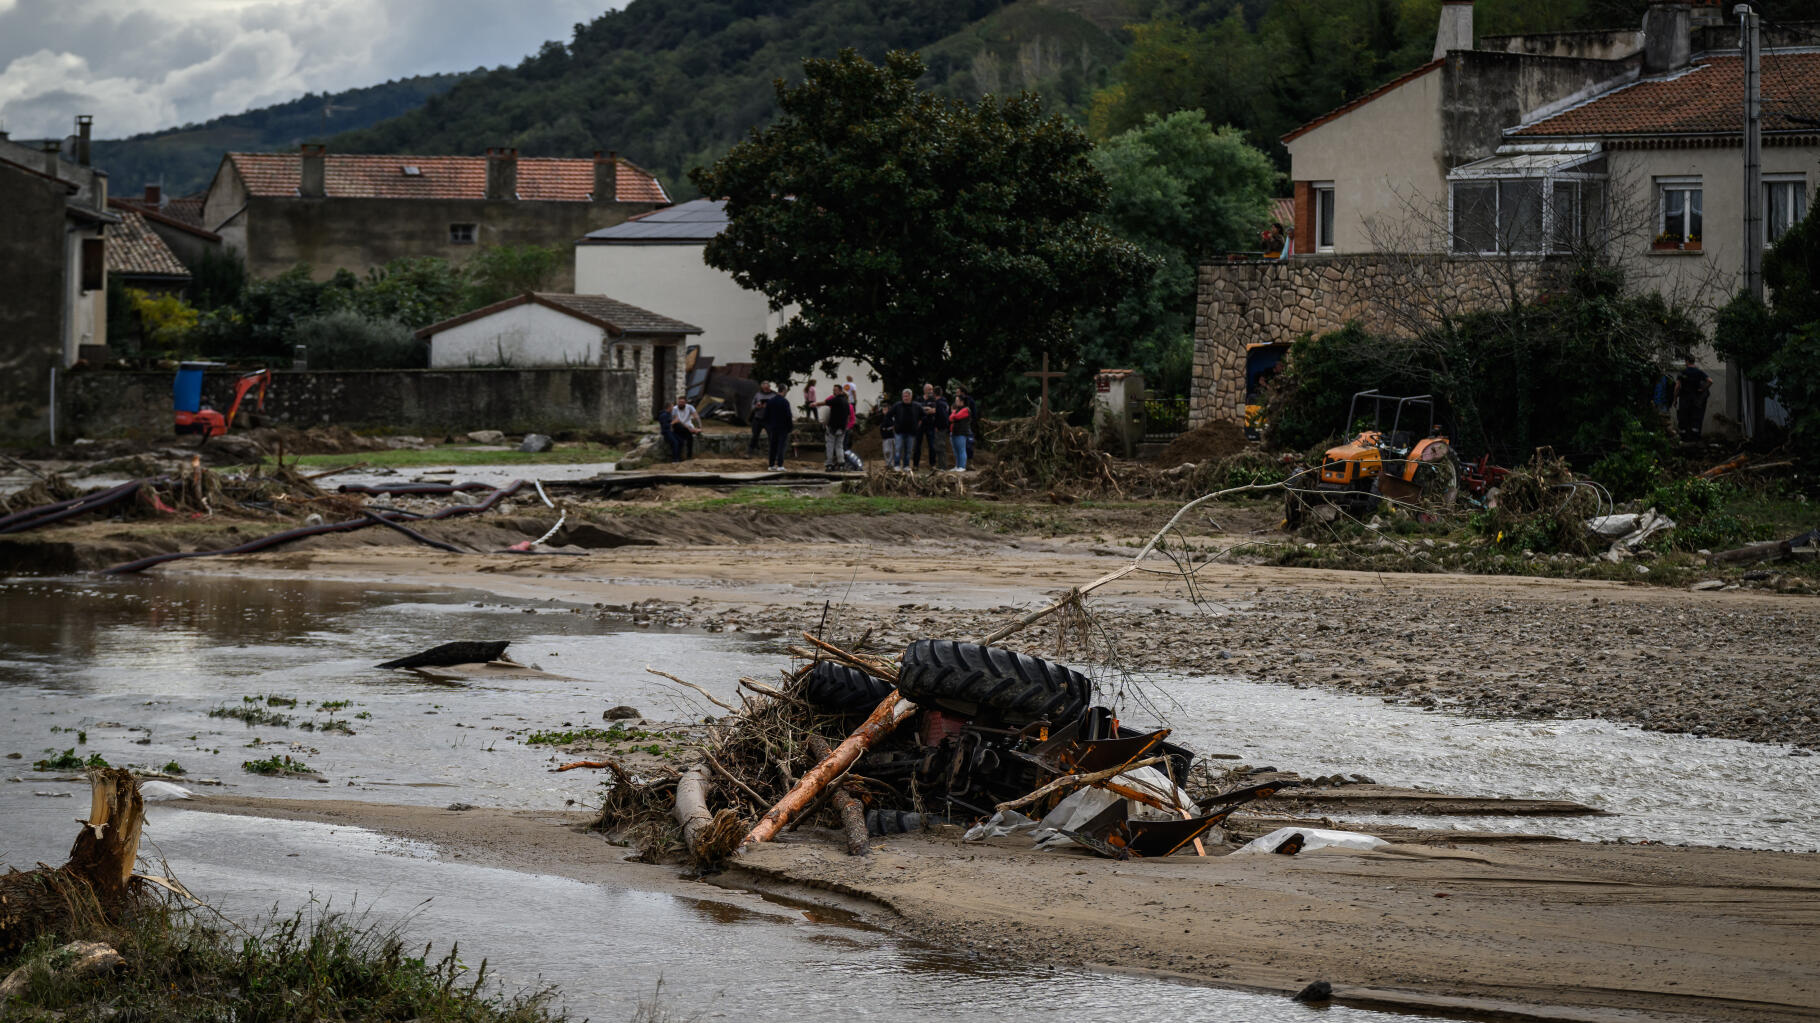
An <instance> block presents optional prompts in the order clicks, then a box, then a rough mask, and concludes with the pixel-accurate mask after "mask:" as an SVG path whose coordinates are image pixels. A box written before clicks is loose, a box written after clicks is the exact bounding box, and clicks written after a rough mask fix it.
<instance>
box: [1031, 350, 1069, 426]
mask: <svg viewBox="0 0 1820 1023" xmlns="http://www.w3.org/2000/svg"><path fill="white" fill-rule="evenodd" d="M1024 375H1025V376H1027V377H1036V378H1037V379H1039V380H1041V381H1042V382H1043V403H1042V405H1040V406H1038V408H1039V414H1040V415H1045V416H1046V415H1048V414H1049V381H1050V380H1052V379H1058V378H1060V377H1061V376H1062V375H1063V374H1061V373H1052V372H1050V371H1049V353H1048V351H1044V352H1043V368H1042V369H1040V370H1036V369H1033V370H1029V371H1027V372H1025V374H1024Z"/></svg>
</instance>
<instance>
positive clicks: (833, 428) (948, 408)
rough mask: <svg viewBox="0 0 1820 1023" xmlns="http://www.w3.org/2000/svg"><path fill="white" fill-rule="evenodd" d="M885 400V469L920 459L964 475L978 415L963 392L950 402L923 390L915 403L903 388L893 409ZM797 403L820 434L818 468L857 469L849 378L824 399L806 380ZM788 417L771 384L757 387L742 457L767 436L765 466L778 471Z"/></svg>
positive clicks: (790, 423) (790, 426) (855, 411)
mask: <svg viewBox="0 0 1820 1023" xmlns="http://www.w3.org/2000/svg"><path fill="white" fill-rule="evenodd" d="M886 400H887V399H880V401H879V407H880V410H881V412H882V415H881V420H882V422H881V426H880V430H881V432H882V434H883V440H884V448H885V464H886V465H888V466H890V467H892V468H894V469H901V470H903V471H905V472H908V471H910V470H911V469H912V468H915V467H919V466H921V465H922V462H923V459H924V457H925V456H926V457H927V458H928V460H929V468H931V469H942V468H944V467H943V466H942V464H941V463H942V462H943V461H950V462H951V465H950V466H949V467H948V470H947V471H950V472H965V471H966V469H967V462H968V459H969V458H970V457H971V455H972V453H973V445H974V436H975V433H976V431H977V426H976V423H977V421H978V419H979V414H978V411H977V409H976V407H975V405H974V402H973V399H972V397H970V396H969V395H968V394H967V391H966V389H965V388H963V387H956V388H955V389H954V395H953V397H952V398H950V397H948V396H945V395H943V394H942V391H941V389H940V388H939V387H937V386H936V385H934V384H924V385H923V395H922V397H921V398H920V399H919V398H916V397H915V392H913V391H912V390H911V389H910V388H907V387H906V388H905V389H904V390H903V393H902V395H901V397H900V400H899V401H897V402H896V403H894V404H891V405H889V406H887V405H886ZM802 402H803V411H804V412H805V413H807V414H808V415H810V416H813V417H814V418H815V419H816V421H817V422H818V423H819V424H820V425H821V428H822V454H823V458H822V467H823V468H824V469H826V470H827V471H829V472H838V471H840V470H843V469H857V468H859V467H860V465H859V460H858V459H857V458H855V457H854V456H853V454H852V448H853V431H854V430H855V429H856V428H857V427H858V425H859V398H858V395H857V394H856V393H855V389H854V385H853V378H852V377H848V378H847V380H846V382H845V383H838V382H831V388H830V390H829V392H828V395H827V397H825V398H824V397H821V396H820V395H819V393H818V391H817V388H816V382H815V381H814V380H811V381H809V383H808V384H807V385H806V386H805V387H804V388H803V397H802ZM794 411H795V410H794V409H793V408H792V407H791V404H790V400H789V399H788V398H786V397H785V396H784V392H783V390H782V389H780V388H779V387H778V386H777V384H775V383H773V382H772V381H769V380H767V381H765V382H763V383H761V384H759V385H758V393H757V394H756V395H755V396H754V397H753V400H752V408H751V419H750V421H751V424H752V440H751V443H750V444H748V445H747V453H748V454H757V453H758V449H759V437H760V435H761V434H764V435H768V437H769V444H768V445H767V455H768V460H767V462H766V466H767V468H769V469H771V470H773V471H777V470H781V469H782V468H783V467H784V460H785V458H786V457H788V455H789V454H790V437H791V433H792V431H793V430H794V429H795V426H796V423H795V419H794V415H793V414H794ZM944 452H946V454H943V453H944Z"/></svg>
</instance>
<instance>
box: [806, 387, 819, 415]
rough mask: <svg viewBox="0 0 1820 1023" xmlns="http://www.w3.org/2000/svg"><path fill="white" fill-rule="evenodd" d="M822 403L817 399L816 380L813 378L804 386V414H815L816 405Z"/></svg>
mask: <svg viewBox="0 0 1820 1023" xmlns="http://www.w3.org/2000/svg"><path fill="white" fill-rule="evenodd" d="M820 404H821V402H818V401H816V400H815V381H813V380H811V381H809V382H808V383H807V384H806V385H804V386H803V415H805V416H812V415H814V414H815V408H816V406H817V405H820Z"/></svg>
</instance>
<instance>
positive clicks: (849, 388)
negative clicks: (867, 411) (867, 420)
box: [841, 376, 859, 408]
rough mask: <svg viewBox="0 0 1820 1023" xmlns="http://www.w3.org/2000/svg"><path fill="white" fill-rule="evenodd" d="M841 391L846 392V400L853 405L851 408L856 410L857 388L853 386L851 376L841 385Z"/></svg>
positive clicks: (857, 403)
mask: <svg viewBox="0 0 1820 1023" xmlns="http://www.w3.org/2000/svg"><path fill="white" fill-rule="evenodd" d="M841 389H842V390H844V391H846V392H847V400H848V401H849V402H852V403H853V407H854V408H858V407H859V388H857V387H854V386H853V378H852V377H851V376H849V377H848V378H847V382H846V383H844V384H842V385H841Z"/></svg>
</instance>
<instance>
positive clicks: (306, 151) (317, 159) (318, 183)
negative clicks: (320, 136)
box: [297, 142, 329, 199]
mask: <svg viewBox="0 0 1820 1023" xmlns="http://www.w3.org/2000/svg"><path fill="white" fill-rule="evenodd" d="M327 151H328V147H327V146H325V145H323V144H322V143H320V142H305V143H304V144H303V145H302V146H300V147H298V152H299V157H300V159H299V166H298V176H297V194H298V195H300V196H302V197H303V198H305V199H321V198H325V197H326V196H327V195H328V194H329V192H328V172H327V170H325V169H324V166H323V164H324V163H325V162H326V160H327V157H325V156H324V153H326V152H327Z"/></svg>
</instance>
